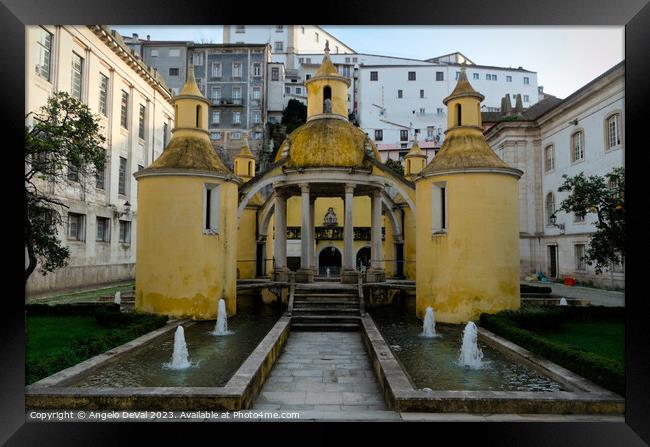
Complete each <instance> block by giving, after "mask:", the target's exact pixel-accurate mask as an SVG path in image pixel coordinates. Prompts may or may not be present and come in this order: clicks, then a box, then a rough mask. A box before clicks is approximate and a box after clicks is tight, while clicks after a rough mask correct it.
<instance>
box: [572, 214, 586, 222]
mask: <svg viewBox="0 0 650 447" xmlns="http://www.w3.org/2000/svg"><path fill="white" fill-rule="evenodd" d="M573 221H574V222H575V223H581V222H584V221H585V216H584V214H582V215H580V214H576V213H573Z"/></svg>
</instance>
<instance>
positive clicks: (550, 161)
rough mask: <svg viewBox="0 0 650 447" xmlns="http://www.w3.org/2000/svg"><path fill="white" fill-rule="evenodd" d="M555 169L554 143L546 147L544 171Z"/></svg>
mask: <svg viewBox="0 0 650 447" xmlns="http://www.w3.org/2000/svg"><path fill="white" fill-rule="evenodd" d="M553 169H555V146H553V145H552V144H551V145H550V146H546V147H545V148H544V171H545V172H549V171H552V170H553Z"/></svg>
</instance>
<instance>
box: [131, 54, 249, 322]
mask: <svg viewBox="0 0 650 447" xmlns="http://www.w3.org/2000/svg"><path fill="white" fill-rule="evenodd" d="M209 104H210V102H209V101H208V100H207V99H206V98H205V97H204V96H203V95H202V94H201V91H200V90H199V88H198V86H197V85H196V80H195V78H194V67H193V66H190V69H189V75H188V79H187V82H186V83H185V85H184V86H183V88H182V90H181V91H180V93H179V94H178V96H176V97H175V98H174V107H175V110H176V116H175V121H174V123H175V126H174V129H173V130H172V132H173V134H172V138H171V140H170V142H169V144H168V145H167V147H166V148H165V149H164V151H163V153H162V154H161V155H160V157H158V159H157V160H156V161H155V162H154V163H152V164H151V166H149V167H148V168H146V169H143V170H141V171H139V172H137V173H136V174H134V177H135V178H136V180H137V181H138V228H137V236H138V237H137V248H136V277H135V288H136V292H135V293H136V301H135V304H136V310H137V311H138V312H149V313H156V314H163V315H170V316H174V317H190V318H193V319H196V320H205V319H214V318H216V317H217V304H218V301H219V299H221V298H223V299H224V300H225V301H226V308H227V312H228V314H229V315H233V314H234V313H235V312H236V306H237V305H236V285H237V273H236V256H237V194H238V186H239V184H240V183H241V181H240V180H239V179H238V178H237V177H235V176H234V175H233V174H232V172H231V171H230V170H229V169H228V168H227V167H226V166H225V165H224V164H223V162H222V161H221V159H220V158H219V156H218V155H217V154H216V152H215V150H214V148H213V146H212V144H211V142H210V134H209V132H208V130H207V128H208V106H209Z"/></svg>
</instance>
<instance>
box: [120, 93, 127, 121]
mask: <svg viewBox="0 0 650 447" xmlns="http://www.w3.org/2000/svg"><path fill="white" fill-rule="evenodd" d="M128 115H129V94H128V93H127V92H125V91H124V90H122V106H121V109H120V124H121V125H122V127H123V128H125V129H128V124H129V123H128Z"/></svg>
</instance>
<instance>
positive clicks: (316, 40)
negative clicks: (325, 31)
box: [314, 33, 318, 42]
mask: <svg viewBox="0 0 650 447" xmlns="http://www.w3.org/2000/svg"><path fill="white" fill-rule="evenodd" d="M314 34H315V35H316V42H318V33H314Z"/></svg>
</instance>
